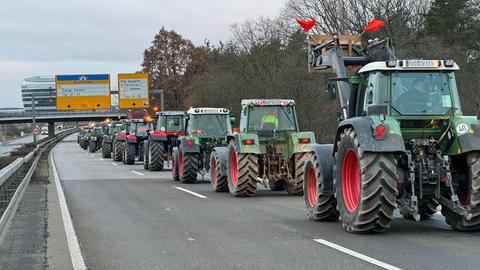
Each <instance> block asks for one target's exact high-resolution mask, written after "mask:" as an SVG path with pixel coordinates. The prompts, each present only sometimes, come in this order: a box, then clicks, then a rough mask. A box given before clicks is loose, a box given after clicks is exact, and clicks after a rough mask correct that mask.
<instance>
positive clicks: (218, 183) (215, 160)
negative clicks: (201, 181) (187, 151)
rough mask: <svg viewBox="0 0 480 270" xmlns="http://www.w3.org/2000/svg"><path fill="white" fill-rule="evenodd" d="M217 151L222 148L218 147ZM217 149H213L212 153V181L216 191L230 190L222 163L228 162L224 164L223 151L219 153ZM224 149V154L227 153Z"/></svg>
mask: <svg viewBox="0 0 480 270" xmlns="http://www.w3.org/2000/svg"><path fill="white" fill-rule="evenodd" d="M223 148H224V147H223ZM217 151H221V150H220V149H217ZM217 151H212V153H211V154H210V183H211V184H212V188H213V190H214V191H216V192H225V191H227V190H228V182H227V176H226V175H224V174H223V173H222V171H223V169H224V168H222V165H223V166H225V165H226V164H222V162H221V157H220V155H221V154H222V153H218V152H217ZM223 151H224V153H223V155H226V153H225V150H223ZM225 162H226V161H225ZM225 162H224V163H225Z"/></svg>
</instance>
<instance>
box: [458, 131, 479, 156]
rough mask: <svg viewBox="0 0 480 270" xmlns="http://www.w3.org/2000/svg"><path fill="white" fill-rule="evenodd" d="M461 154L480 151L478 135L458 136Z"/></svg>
mask: <svg viewBox="0 0 480 270" xmlns="http://www.w3.org/2000/svg"><path fill="white" fill-rule="evenodd" d="M458 145H459V146H460V149H461V153H467V152H472V151H480V134H465V135H461V136H458Z"/></svg>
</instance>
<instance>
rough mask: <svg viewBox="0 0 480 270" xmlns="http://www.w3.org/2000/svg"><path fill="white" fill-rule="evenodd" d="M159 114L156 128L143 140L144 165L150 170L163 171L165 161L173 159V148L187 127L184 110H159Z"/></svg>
mask: <svg viewBox="0 0 480 270" xmlns="http://www.w3.org/2000/svg"><path fill="white" fill-rule="evenodd" d="M157 116H158V120H157V125H156V127H155V130H153V131H150V132H149V133H148V138H147V139H146V140H145V141H144V142H143V167H144V168H145V169H146V170H150V171H161V170H163V166H164V162H165V161H166V160H167V161H168V160H172V149H173V147H175V146H177V145H176V143H177V138H178V136H179V135H183V134H184V128H185V127H184V121H183V120H184V117H185V112H183V111H164V112H158V113H157Z"/></svg>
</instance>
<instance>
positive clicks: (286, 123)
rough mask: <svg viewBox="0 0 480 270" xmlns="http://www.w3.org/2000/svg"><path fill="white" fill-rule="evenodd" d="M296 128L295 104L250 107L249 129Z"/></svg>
mask: <svg viewBox="0 0 480 270" xmlns="http://www.w3.org/2000/svg"><path fill="white" fill-rule="evenodd" d="M274 129H275V130H278V131H291V130H296V124H295V114H294V108H293V106H261V107H260V106H254V107H249V114H248V130H249V131H259V130H274Z"/></svg>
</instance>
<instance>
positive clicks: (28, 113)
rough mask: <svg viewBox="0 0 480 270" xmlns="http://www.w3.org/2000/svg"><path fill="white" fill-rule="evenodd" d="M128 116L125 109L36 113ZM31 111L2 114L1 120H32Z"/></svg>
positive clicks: (38, 113)
mask: <svg viewBox="0 0 480 270" xmlns="http://www.w3.org/2000/svg"><path fill="white" fill-rule="evenodd" d="M117 113H118V114H126V113H127V110H125V109H110V110H91V111H53V112H42V111H38V110H37V111H36V112H35V117H48V116H52V117H62V116H76V115H99V116H101V115H111V114H117ZM32 115H33V114H32V112H31V111H23V112H0V119H1V118H4V119H8V118H31V117H32Z"/></svg>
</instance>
